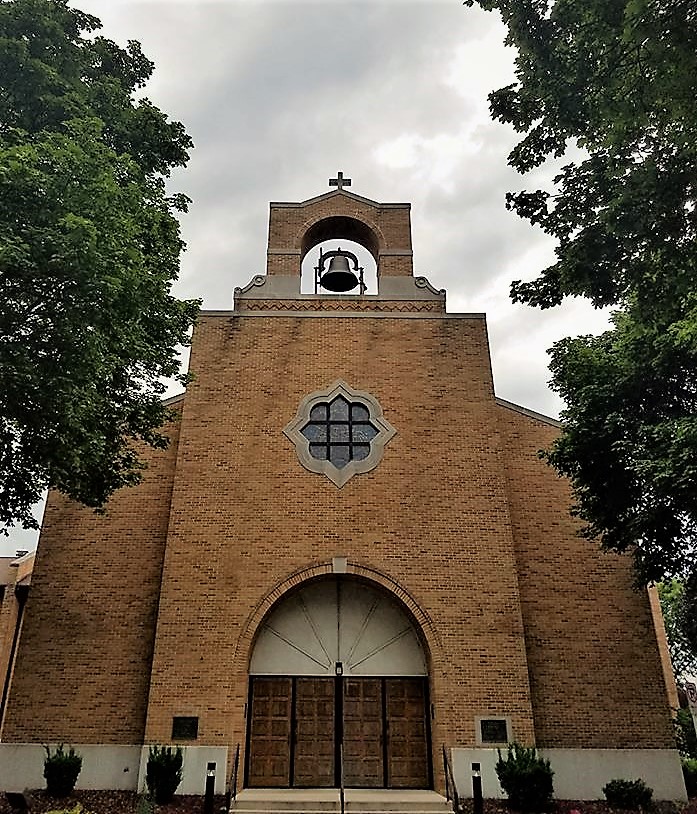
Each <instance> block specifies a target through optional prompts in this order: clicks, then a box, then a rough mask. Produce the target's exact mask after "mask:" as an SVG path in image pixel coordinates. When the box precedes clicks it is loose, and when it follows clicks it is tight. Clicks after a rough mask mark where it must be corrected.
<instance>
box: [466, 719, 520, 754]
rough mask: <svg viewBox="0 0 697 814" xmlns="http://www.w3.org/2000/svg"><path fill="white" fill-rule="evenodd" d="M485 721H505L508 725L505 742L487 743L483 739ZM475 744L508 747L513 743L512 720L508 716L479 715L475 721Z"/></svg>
mask: <svg viewBox="0 0 697 814" xmlns="http://www.w3.org/2000/svg"><path fill="white" fill-rule="evenodd" d="M483 721H503V722H504V723H505V724H506V740H505V741H485V740H483V738H482V722H483ZM474 732H475V742H476V745H477V746H485V747H494V746H506V745H508V744H509V743H511V742H512V741H513V736H512V729H511V719H510V718H509V717H508V716H507V715H494V714H492V715H477V716H476V717H475V719H474Z"/></svg>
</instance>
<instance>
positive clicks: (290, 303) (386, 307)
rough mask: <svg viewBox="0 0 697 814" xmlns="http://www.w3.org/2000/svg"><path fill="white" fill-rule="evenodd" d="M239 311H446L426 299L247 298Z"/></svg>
mask: <svg viewBox="0 0 697 814" xmlns="http://www.w3.org/2000/svg"><path fill="white" fill-rule="evenodd" d="M236 305H237V310H238V311H340V312H344V311H377V312H389V311H397V312H401V313H407V312H416V313H420V312H424V311H426V312H431V313H445V307H444V304H443V303H442V302H439V301H437V300H424V301H423V302H419V301H418V300H417V301H416V302H414V301H406V302H404V301H400V300H381V301H378V300H346V301H345V302H342V301H340V300H339V301H337V300H336V299H331V300H320V299H314V300H245V299H240V300H239V301H238V302H237V304H236Z"/></svg>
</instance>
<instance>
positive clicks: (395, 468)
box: [0, 183, 685, 799]
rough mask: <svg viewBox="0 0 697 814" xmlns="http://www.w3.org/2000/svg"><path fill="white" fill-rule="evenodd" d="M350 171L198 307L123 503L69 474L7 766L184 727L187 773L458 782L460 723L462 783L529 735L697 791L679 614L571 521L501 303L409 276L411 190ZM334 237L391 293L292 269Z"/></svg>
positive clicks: (385, 784)
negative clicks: (636, 584)
mask: <svg viewBox="0 0 697 814" xmlns="http://www.w3.org/2000/svg"><path fill="white" fill-rule="evenodd" d="M343 186H344V184H342V183H339V185H338V189H336V190H333V191H331V192H328V193H326V194H323V195H320V196H318V197H315V198H312V199H310V200H307V201H303V202H299V203H272V204H271V208H270V220H269V243H268V264H267V269H266V274H265V275H260V276H257V277H254V278H253V279H252V281H251V283H250V284H249V285H248V286H247V287H246V288H244V289H236V291H235V299H234V307H233V310H232V311H220V312H218V311H215V312H212V311H204V312H202V314H201V316H200V319H199V322H198V325H197V327H196V330H195V334H194V338H193V344H192V349H191V360H190V369H191V371H192V372H193V374H194V378H193V381H192V382H191V383H190V385H189V386H188V388H187V391H186V393H185V394H184V395H183V396H180V397H176V398H175V399H172V400H171V405H172V407H173V409H174V410H175V411H176V414H177V419H176V421H174V422H173V423H172V425H171V427H170V428H169V434H170V437H171V444H170V446H169V448H168V449H167V450H165V451H157V452H154V451H149V452H148V453H147V458H148V461H149V468H148V470H147V472H146V474H145V479H144V482H143V483H142V484H141V485H140V486H138V487H136V488H133V489H129V490H124V491H122V492H120V493H118V494H117V495H115V496H114V498H113V499H112V500H111V501H110V503H109V506H108V511H107V513H106V515H103V516H98V515H95V514H94V513H93V512H91V511H89V510H88V509H85V508H81V507H79V506H76V505H75V504H73V503H71V502H70V501H68V500H66V499H65V498H63V497H62V496H60V495H58V494H51V495H50V497H49V501H48V505H47V508H46V513H45V519H44V524H43V529H42V535H41V539H40V545H39V549H38V552H37V556H36V562H35V566H34V574H33V578H32V587H31V593H30V595H29V598H28V601H27V606H26V611H25V617H24V624H23V631H22V637H21V641H20V645H19V648H18V652H17V655H16V662H15V665H14V676H13V681H12V685H11V688H10V692H9V696H8V700H7V705H6V709H5V711H4V718H3V721H2V732H1V738H2V744H0V782H2V783H4V784H5V786H6V787H7V785H8V783H9V781H8V780H7V777H8V775H9V774H10V773H12V772H15V777H17V776H18V775H17V774H16V773H17V772H19V773H20V774H21V773H22V772H23V773H24V775H23V776H22V778H21V781H19V780H18V781H17V784H18V785H19V784H21V785H22V787H24V786H26V785H29V786H31V785H32V783H33V782H34V781H35V780H37V778H38V781H37V782H35V785H36V786H40V785H42V783H41V779H40V777H41V760H40V759H39V758H37V760H38V766H36V767H35V766H34V760H33V758H32V760H28V759H27V755H30V754H31V755H34V754H36V755H39V756H40V752H41V749H40V745H41V744H44V743H54V742H56V743H60V742H64V743H72V744H76V745H78V746H79V749H80V751H82V753H83V755H85V763H84V768H83V774H82V775H81V778H80V781H79V784H82V785H83V786H84V787H89V786H92V787H110V788H135V787H136V786H137V785H138V783H139V782H141V783H142V775H143V763H144V760H145V758H146V756H147V749H148V744H153V743H159V744H164V743H167V744H169V743H177V744H181V745H182V746H184V747H185V749H186V757H185V781H184V785H183V787H182V789H181V790H182V791H191V792H200V791H202V788H203V782H204V780H203V778H204V776H205V771H206V767H207V766H208V765H209V764H210V763H215V766H216V772H217V779H216V784H217V788H218V790H219V791H222V790H223V788H224V787H225V784H226V782H229V778H230V776H231V773H232V772H233V769H234V767H235V766H236V765H237V766H238V778H239V779H238V786H246V787H263V788H296V787H297V788H307V787H311V788H327V787H328V788H332V787H336V786H338V785H339V784H340V783H341V782H343V783H345V785H347V786H352V787H360V788H395V789H396V788H427V789H436V790H440V791H442V790H443V786H444V779H443V760H442V754H443V749H444V748H445V751H446V753H447V754H448V755H450V756H451V759H452V762H453V764H454V767H455V774H456V776H457V777H458V780H459V782H460V784H461V786H462V788H463V791H464V793H467V790H468V788H469V782H470V781H469V776H470V775H469V772H470V764H471V762H473V761H476V762H479V763H481V766H482V772H483V780H484V793H485V795H486V796H498V795H500V789H499V788H498V785H497V782H496V778H495V775H494V771H493V764H494V762H495V759H496V747H498V746H502V745H505V744H506V743H509V742H511V741H514V740H515V741H518V742H521V743H525V744H535V745H536V746H537V747H538V748H539V749H540V750H541V751H543V752H544V753H545V754H546V755H548V756H549V757H550V759H551V760H552V764H553V768H554V769H555V790H556V794H557V796H558V797H567V798H574V799H584V798H585V799H592V798H594V797H600V796H602V794H601V791H600V790H601V787H602V785H603V784H604V783H605V782H607V781H608V780H609V779H611V778H613V777H627V778H630V779H631V778H634V777H636V776H641V777H643V778H644V779H645V780H646V781H647V782H648V783H649V785H652V786H653V788H654V790H655V796H656V797H657V798H665V799H669V798H670V799H678V798H680V797H684V796H685V791H684V786H683V785H682V776H681V773H680V765H679V760H678V757H677V753H676V751H675V745H674V741H673V735H672V727H671V720H670V701H671V699H670V698H669V695H670V686H669V685H670V681H669V680H668V679H667V675H668V673H669V667H668V668H666V662H665V659H666V657H667V656H666V653H665V652H664V651H665V648H664V646H663V643H662V640H661V636H660V617H659V616H657V615H656V613H655V610H656V609H655V608H653V609H652V606H651V598H650V597H649V596H648V595H647V594H646V593H642V592H636V591H634V590H633V589H632V577H631V571H630V563H629V561H628V560H627V559H626V558H623V557H618V556H615V555H611V554H607V553H601V552H600V551H598V550H597V547H595V546H594V545H592V544H590V543H588V542H587V541H585V540H583V539H582V538H580V537H579V536H578V535H577V525H576V523H575V521H574V520H573V519H572V518H571V517H570V516H569V512H568V507H569V504H570V493H569V488H568V484H567V483H565V482H564V481H563V480H560V479H559V478H558V477H557V476H556V474H555V473H554V472H553V471H552V470H551V469H550V468H548V467H547V466H546V465H545V464H544V463H543V462H541V461H540V460H539V458H538V456H537V451H538V450H539V449H540V448H542V447H545V446H546V445H548V444H549V443H550V442H551V441H552V440H553V438H554V437H555V435H556V433H557V432H558V424H557V423H556V422H555V421H553V420H551V419H549V418H546V417H544V416H542V415H539V414H537V413H534V412H532V411H530V410H527V409H525V408H523V407H519V406H517V405H514V404H511V403H508V402H506V401H503V400H502V399H499V398H497V397H496V395H495V393H494V389H493V380H492V373H491V363H490V357H489V350H488V339H487V329H486V322H485V317H484V315H483V314H453V313H448V312H447V311H446V307H445V292H443V291H438V290H436V289H434V288H433V287H432V286H431V284H430V283H429V282H428V281H427V280H426V279H425V278H424V277H419V276H415V275H414V272H413V265H412V245H411V227H410V207H409V205H408V204H400V203H395V204H390V203H387V204H385V203H378V202H375V201H372V200H369V199H367V198H363V197H361V196H359V195H355V194H353V193H351V192H349V191H348V190H347V189H345V188H343ZM331 238H339V239H341V240H347V241H353V242H355V243H358V244H360V245H362V246H363V247H365V249H366V250H367V251H368V252H370V254H371V255H372V257H373V258H374V260H375V263H376V265H377V275H378V291H377V293H376V294H368V293H365V291H364V289H363V287H362V286H361V285H360V281H359V279H358V276H357V275H358V271H357V269H356V264H355V263H353V256H351V255H350V253H349V252H329V253H328V254H327V255H325V256H324V258H322V259H321V261H320V265H321V264H323V263H324V261H325V260H326V259H327V257H329V255H332V257H331V260H332V262H331V263H330V264H329V266H328V267H327V266H324V265H321V268H320V271H319V275H320V277H321V279H320V281H319V286H318V288H317V291H316V293H313V294H303V293H301V290H300V268H301V262H302V260H303V258H304V257H305V256H306V255H307V254H308V252H314V251H316V247H318V246H320V245H321V244H322V243H323V242H325V241H327V240H329V239H331ZM334 261H336V262H334ZM352 263H353V265H352ZM331 270H334V271H335V272H336V273H341V274H343V275H348V276H345V277H344V278H343V279H340V280H339V281H338V283H337V286H336V287H335V288H334V290H326V288H325V287H324V285H323V284H324V283H326V282H327V280H328V279H329V278H327V277H323V276H322V275H323V273H329V272H330V271H331ZM354 278H355V279H354ZM354 282H355V283H358V286H357V287H358V293H353V292H352V291H351V290H349V291H348V292H347V293H339V292H340V291H341V290H343V289H345V287H346V286H345V285H343V283H346V285H350V284H351V283H354ZM327 287H329V288H330V289H331V286H327ZM337 289H338V290H337ZM657 624H658V627H659V635H657V627H656V625H657ZM32 750H33V751H32ZM236 756H237V758H238V760H237V759H236ZM35 768H36V771H37V772H38V774H37V773H36V772H35V773H34V774H31V772H34V771H35ZM29 774H31V776H29Z"/></svg>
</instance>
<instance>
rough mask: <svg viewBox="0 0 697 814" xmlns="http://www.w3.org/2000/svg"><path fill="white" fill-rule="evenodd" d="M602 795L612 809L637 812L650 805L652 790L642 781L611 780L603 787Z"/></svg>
mask: <svg viewBox="0 0 697 814" xmlns="http://www.w3.org/2000/svg"><path fill="white" fill-rule="evenodd" d="M603 794H604V795H605V799H606V800H607V802H608V805H610V806H612V808H625V809H631V810H637V809H640V808H648V807H649V806H650V805H651V798H652V797H653V789H652V788H650V787H649V786H647V785H646V783H644V781H643V780H620V779H615V780H611V781H610V782H609V783H608V784H607V785H606V786H603Z"/></svg>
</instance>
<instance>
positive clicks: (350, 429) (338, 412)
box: [284, 382, 395, 486]
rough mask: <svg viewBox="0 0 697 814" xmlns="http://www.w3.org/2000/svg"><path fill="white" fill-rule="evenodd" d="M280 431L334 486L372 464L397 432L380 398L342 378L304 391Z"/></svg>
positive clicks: (308, 464) (304, 462)
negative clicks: (292, 416)
mask: <svg viewBox="0 0 697 814" xmlns="http://www.w3.org/2000/svg"><path fill="white" fill-rule="evenodd" d="M284 432H285V434H286V435H287V436H288V438H290V440H291V441H293V443H294V444H295V449H296V452H297V455H298V458H299V460H300V463H301V464H302V465H303V466H304V467H305V468H306V469H309V470H310V471H312V472H318V473H321V474H324V475H326V476H327V477H328V478H329V479H330V480H331V481H333V482H334V484H335V485H336V486H343V485H344V484H345V483H346V482H347V481H348V480H349V479H350V478H351V477H352V476H353V475H357V474H360V473H362V472H369V471H370V470H371V469H374V468H375V467H376V466H377V465H378V463H379V462H380V459H381V458H382V453H383V449H384V446H385V444H386V443H387V442H388V441H389V440H390V438H392V436H393V435H394V434H395V430H394V428H393V427H392V425H391V424H390V423H389V422H388V421H386V420H385V419H384V418H383V417H382V409H381V408H380V405H379V404H378V402H377V401H376V400H375V399H374V398H373V397H372V396H371V395H370V394H368V393H364V392H362V391H358V390H352V389H351V388H350V387H349V386H348V385H347V384H345V383H344V382H335V383H334V384H333V385H332V386H331V387H330V388H328V389H327V390H323V391H318V392H316V393H312V394H310V395H309V396H306V397H305V398H304V399H303V401H302V402H301V404H300V407H299V408H298V413H297V415H296V417H295V419H294V420H293V421H291V422H290V424H288V426H287V427H286V428H285V430H284Z"/></svg>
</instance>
